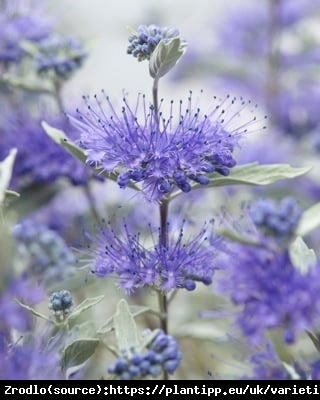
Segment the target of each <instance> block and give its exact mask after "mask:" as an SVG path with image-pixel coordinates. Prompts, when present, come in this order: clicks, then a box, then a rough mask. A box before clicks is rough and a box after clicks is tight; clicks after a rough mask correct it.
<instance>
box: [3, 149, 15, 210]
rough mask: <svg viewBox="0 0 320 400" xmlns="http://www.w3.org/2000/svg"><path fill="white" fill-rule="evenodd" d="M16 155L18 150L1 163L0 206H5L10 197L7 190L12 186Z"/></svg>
mask: <svg viewBox="0 0 320 400" xmlns="http://www.w3.org/2000/svg"><path fill="white" fill-rule="evenodd" d="M16 155H17V149H11V150H10V152H9V154H8V156H7V157H6V158H5V159H4V160H3V161H1V162H0V206H1V205H2V204H3V202H4V200H5V197H6V195H8V191H7V189H8V186H9V184H10V180H11V176H12V169H13V165H14V161H15V158H16ZM11 193H13V192H11Z"/></svg>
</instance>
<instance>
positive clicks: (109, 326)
mask: <svg viewBox="0 0 320 400" xmlns="http://www.w3.org/2000/svg"><path fill="white" fill-rule="evenodd" d="M129 310H130V313H131V315H132V316H133V317H138V316H139V315H142V314H146V313H148V312H149V313H152V314H157V313H156V312H155V311H153V310H152V309H151V308H150V307H146V306H135V305H133V306H129ZM113 329H114V321H113V317H110V318H108V319H107V320H106V321H105V322H104V324H103V325H102V326H101V327H100V328H99V329H98V330H97V334H98V335H103V334H105V333H108V332H111V331H112V330H113Z"/></svg>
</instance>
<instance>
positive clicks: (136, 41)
mask: <svg viewBox="0 0 320 400" xmlns="http://www.w3.org/2000/svg"><path fill="white" fill-rule="evenodd" d="M175 37H179V31H178V29H175V28H168V27H160V26H157V25H149V26H147V25H140V26H138V31H137V32H133V33H132V34H131V35H130V36H129V38H128V40H129V43H130V44H129V46H128V48H127V54H132V55H133V57H135V58H137V59H138V61H143V60H149V59H150V56H151V54H152V53H153V51H154V49H155V48H156V47H157V44H158V43H159V42H160V41H161V40H163V41H169V40H170V39H172V38H175Z"/></svg>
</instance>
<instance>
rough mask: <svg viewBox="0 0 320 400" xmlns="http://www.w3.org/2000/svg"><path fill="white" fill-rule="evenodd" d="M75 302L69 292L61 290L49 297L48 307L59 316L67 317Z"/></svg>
mask: <svg viewBox="0 0 320 400" xmlns="http://www.w3.org/2000/svg"><path fill="white" fill-rule="evenodd" d="M72 305H73V300H72V297H71V294H70V292H69V290H60V292H53V293H52V294H51V295H50V297H49V305H48V307H49V308H50V309H51V310H53V311H54V313H55V315H57V316H61V315H62V316H65V315H67V314H68V313H69V312H70V309H71V307H72Z"/></svg>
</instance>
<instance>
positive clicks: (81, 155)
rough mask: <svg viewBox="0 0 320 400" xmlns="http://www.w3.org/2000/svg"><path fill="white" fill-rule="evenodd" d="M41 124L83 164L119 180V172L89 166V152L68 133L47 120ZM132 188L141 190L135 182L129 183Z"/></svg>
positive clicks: (50, 135) (52, 137)
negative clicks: (74, 141)
mask: <svg viewBox="0 0 320 400" xmlns="http://www.w3.org/2000/svg"><path fill="white" fill-rule="evenodd" d="M41 126H42V128H43V129H44V131H45V132H46V133H47V135H48V136H49V137H50V138H51V139H52V140H53V141H54V142H56V143H57V144H59V145H60V146H62V147H64V148H65V149H66V150H67V151H68V152H69V153H71V154H72V155H73V156H74V157H75V158H77V159H78V160H80V161H81V162H82V163H83V164H85V165H87V167H88V168H90V169H92V170H93V171H94V172H96V173H97V174H98V175H100V176H103V177H104V178H106V179H110V180H112V181H115V182H116V181H117V178H118V174H117V173H112V172H107V171H105V170H104V169H103V168H96V167H93V166H91V165H90V166H89V165H88V164H87V154H86V152H85V151H84V150H83V149H82V148H81V147H79V146H77V145H76V144H75V143H73V142H72V141H71V140H70V139H69V138H68V137H67V136H66V134H65V133H64V132H63V131H62V130H60V129H57V128H54V127H52V126H50V125H49V124H48V123H47V122H45V121H42V122H41ZM128 186H130V187H131V188H132V189H135V190H140V189H139V188H138V187H137V186H136V185H134V184H133V183H129V185H128Z"/></svg>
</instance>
